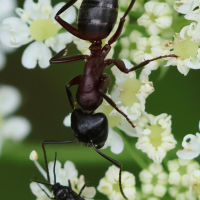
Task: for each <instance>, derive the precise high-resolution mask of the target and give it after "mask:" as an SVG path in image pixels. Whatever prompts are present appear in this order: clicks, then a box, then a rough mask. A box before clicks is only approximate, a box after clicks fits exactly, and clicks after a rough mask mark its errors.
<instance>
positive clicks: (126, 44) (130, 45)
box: [119, 30, 142, 60]
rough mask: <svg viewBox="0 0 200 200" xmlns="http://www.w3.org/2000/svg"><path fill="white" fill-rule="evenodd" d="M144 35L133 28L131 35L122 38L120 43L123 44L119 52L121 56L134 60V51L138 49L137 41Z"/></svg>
mask: <svg viewBox="0 0 200 200" xmlns="http://www.w3.org/2000/svg"><path fill="white" fill-rule="evenodd" d="M141 37H142V33H141V32H139V31H137V30H133V31H132V32H131V33H130V35H129V36H127V37H123V38H120V44H121V46H122V49H121V51H120V54H119V58H123V59H128V60H129V59H132V60H133V56H132V54H133V52H135V51H136V50H135V49H136V42H137V41H138V39H139V38H141Z"/></svg>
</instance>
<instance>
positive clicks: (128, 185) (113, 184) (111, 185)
mask: <svg viewBox="0 0 200 200" xmlns="http://www.w3.org/2000/svg"><path fill="white" fill-rule="evenodd" d="M122 188H123V192H124V194H125V196H126V197H127V198H128V199H131V200H133V199H135V195H136V189H135V176H134V175H133V174H131V173H129V172H122ZM97 190H98V191H99V192H101V193H103V194H105V195H107V196H108V198H109V199H112V200H113V199H114V200H123V199H124V198H123V196H122V194H121V193H120V189H119V168H117V167H116V166H114V165H113V166H111V167H109V168H108V171H107V172H106V176H105V177H104V178H102V179H101V180H100V181H99V185H98V187H97Z"/></svg>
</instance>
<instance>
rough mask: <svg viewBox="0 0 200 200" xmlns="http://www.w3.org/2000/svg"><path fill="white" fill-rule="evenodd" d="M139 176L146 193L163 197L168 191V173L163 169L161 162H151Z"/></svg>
mask: <svg viewBox="0 0 200 200" xmlns="http://www.w3.org/2000/svg"><path fill="white" fill-rule="evenodd" d="M139 178H140V181H141V182H142V185H141V187H142V188H141V189H142V192H143V193H144V194H146V195H151V194H152V195H153V196H155V197H163V196H164V195H165V193H166V192H167V183H168V174H167V173H166V172H165V171H164V170H163V167H162V165H161V164H156V163H152V164H150V166H149V167H148V169H144V170H142V171H141V172H140V173H139Z"/></svg>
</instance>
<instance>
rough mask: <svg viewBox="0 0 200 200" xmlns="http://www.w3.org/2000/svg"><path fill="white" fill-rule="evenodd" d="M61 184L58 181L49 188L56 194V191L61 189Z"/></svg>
mask: <svg viewBox="0 0 200 200" xmlns="http://www.w3.org/2000/svg"><path fill="white" fill-rule="evenodd" d="M61 187H62V186H61V185H60V183H56V184H54V185H52V187H51V190H52V191H53V193H54V195H56V194H57V193H58V191H59V190H60V189H61Z"/></svg>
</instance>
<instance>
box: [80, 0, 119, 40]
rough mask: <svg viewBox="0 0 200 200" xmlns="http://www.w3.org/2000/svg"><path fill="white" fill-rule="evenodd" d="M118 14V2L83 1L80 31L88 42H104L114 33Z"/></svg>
mask: <svg viewBox="0 0 200 200" xmlns="http://www.w3.org/2000/svg"><path fill="white" fill-rule="evenodd" d="M117 14H118V0H83V2H82V4H81V7H80V10H79V15H78V29H79V31H80V32H81V34H82V35H83V36H84V38H86V39H87V40H94V41H97V40H102V39H104V38H106V37H107V36H108V35H109V34H110V32H111V31H112V29H113V27H114V25H115V23H116V20H117Z"/></svg>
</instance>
